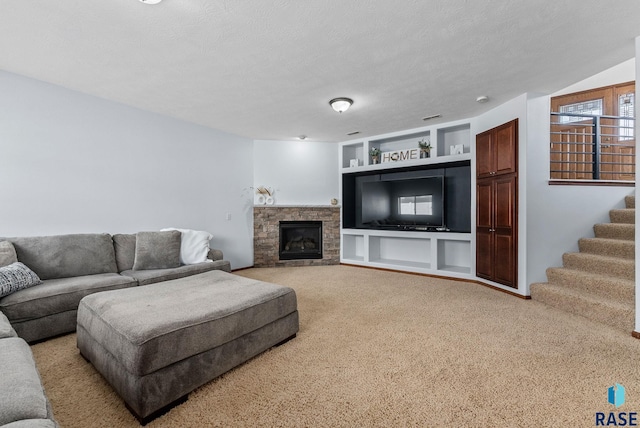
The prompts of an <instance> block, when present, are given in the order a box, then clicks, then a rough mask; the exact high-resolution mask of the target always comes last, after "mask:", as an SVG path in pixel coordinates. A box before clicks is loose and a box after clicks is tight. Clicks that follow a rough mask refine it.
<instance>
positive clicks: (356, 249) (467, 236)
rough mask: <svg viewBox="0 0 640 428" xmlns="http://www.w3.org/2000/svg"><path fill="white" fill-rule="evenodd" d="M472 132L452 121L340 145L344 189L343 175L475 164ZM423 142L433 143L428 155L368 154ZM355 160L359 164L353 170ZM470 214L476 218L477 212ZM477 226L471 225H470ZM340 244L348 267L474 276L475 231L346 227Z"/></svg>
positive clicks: (401, 149)
mask: <svg viewBox="0 0 640 428" xmlns="http://www.w3.org/2000/svg"><path fill="white" fill-rule="evenodd" d="M471 128H472V127H471V123H470V121H459V122H449V123H445V124H438V125H434V126H429V127H424V128H417V129H412V130H408V131H404V132H396V133H390V134H385V135H379V136H375V137H370V138H365V139H359V140H351V141H346V142H343V143H340V148H339V162H340V182H341V185H340V187H341V188H342V175H343V174H353V173H360V172H370V171H384V170H386V169H398V168H403V167H407V168H412V167H416V166H433V167H437V165H438V164H446V163H453V162H458V161H469V162H471V161H472V156H473V153H472V151H473V150H472V144H471V141H472V139H471ZM420 140H425V141H430V143H431V147H432V148H431V153H430V157H428V158H417V159H415V158H414V159H403V160H398V161H391V162H384V163H378V164H374V163H373V162H372V160H371V157H370V156H369V150H370V149H371V148H374V147H375V148H378V149H380V151H382V152H394V151H406V150H409V149H416V148H418V141H420ZM354 159H355V160H356V161H357V162H356V161H354V163H357V166H351V165H352V162H351V161H352V160H354ZM341 198H342V195H341ZM471 216H472V218H475V213H474V212H472V213H471ZM474 223H475V222H474V221H472V225H474ZM472 227H473V226H472ZM340 242H341V244H340V247H341V248H340V261H341V262H342V263H345V264H353V265H359V266H369V267H376V268H383V269H392V270H400V271H407V272H415V273H425V274H433V275H441V276H447V277H454V278H465V279H472V278H475V276H474V275H473V272H474V271H475V235H474V231H473V230H472V232H471V233H455V232H421V231H389V230H371V229H344V228H343V229H342V230H341V241H340Z"/></svg>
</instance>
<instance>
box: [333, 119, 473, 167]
mask: <svg viewBox="0 0 640 428" xmlns="http://www.w3.org/2000/svg"><path fill="white" fill-rule="evenodd" d="M423 139H424V140H425V141H429V142H430V143H431V147H432V148H431V153H430V156H429V157H428V158H418V159H409V160H398V161H395V162H382V163H378V164H374V163H373V162H372V160H371V156H369V150H371V149H372V148H374V147H375V148H377V149H380V151H382V152H396V151H405V150H407V149H417V148H418V141H420V140H423ZM455 146H459V147H461V148H462V153H457V154H452V151H451V150H452V147H455ZM339 156H340V166H341V172H342V173H353V172H359V171H371V170H378V169H387V168H399V167H403V166H407V167H410V166H416V165H428V164H437V163H442V162H455V161H461V160H470V159H471V126H470V123H469V122H468V121H467V122H454V123H448V124H445V125H442V126H440V127H438V126H431V127H426V128H419V129H414V130H411V131H408V132H404V133H398V132H396V133H393V134H385V135H380V136H376V137H371V138H368V139H364V140H351V141H346V142H344V143H340V153H339ZM352 160H354V161H357V162H356V163H357V166H351V161H352Z"/></svg>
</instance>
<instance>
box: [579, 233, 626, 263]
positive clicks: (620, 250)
mask: <svg viewBox="0 0 640 428" xmlns="http://www.w3.org/2000/svg"><path fill="white" fill-rule="evenodd" d="M578 248H580V252H581V253H590V254H598V255H602V256H609V257H622V258H625V259H634V258H635V256H636V250H635V249H636V243H635V241H628V240H622V239H605V238H582V239H580V240H579V241H578Z"/></svg>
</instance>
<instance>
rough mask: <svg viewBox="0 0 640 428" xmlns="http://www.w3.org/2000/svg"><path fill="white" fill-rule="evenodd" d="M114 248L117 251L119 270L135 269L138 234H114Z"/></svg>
mask: <svg viewBox="0 0 640 428" xmlns="http://www.w3.org/2000/svg"><path fill="white" fill-rule="evenodd" d="M113 248H114V249H115V252H116V263H117V264H118V272H124V271H125V270H131V269H133V262H134V260H135V257H136V235H135V234H123V233H119V234H116V235H113Z"/></svg>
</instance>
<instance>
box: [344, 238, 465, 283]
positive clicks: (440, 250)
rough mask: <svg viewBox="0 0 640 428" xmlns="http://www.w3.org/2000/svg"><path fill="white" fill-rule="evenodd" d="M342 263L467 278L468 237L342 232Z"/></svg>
mask: <svg viewBox="0 0 640 428" xmlns="http://www.w3.org/2000/svg"><path fill="white" fill-rule="evenodd" d="M341 245H342V251H341V258H340V261H341V262H342V263H347V264H355V265H361V266H371V267H380V268H386V269H394V270H403V271H409V272H417V273H428V274H436V275H444V276H452V277H460V278H470V276H471V234H470V233H452V232H413V231H388V230H371V229H343V230H342V236H341Z"/></svg>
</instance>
